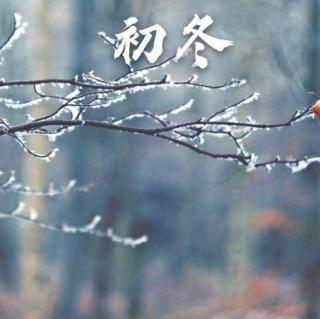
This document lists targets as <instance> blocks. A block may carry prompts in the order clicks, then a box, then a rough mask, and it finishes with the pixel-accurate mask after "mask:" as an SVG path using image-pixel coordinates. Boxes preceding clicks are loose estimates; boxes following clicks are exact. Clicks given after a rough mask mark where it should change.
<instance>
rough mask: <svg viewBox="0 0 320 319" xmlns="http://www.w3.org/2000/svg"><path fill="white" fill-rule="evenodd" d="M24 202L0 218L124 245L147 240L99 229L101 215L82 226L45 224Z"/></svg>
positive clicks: (143, 237) (132, 244)
mask: <svg viewBox="0 0 320 319" xmlns="http://www.w3.org/2000/svg"><path fill="white" fill-rule="evenodd" d="M25 206H26V205H25V203H24V202H20V203H19V204H18V206H17V208H16V209H15V210H13V211H12V212H9V213H7V212H1V211H0V219H6V218H8V219H15V220H18V221H24V222H28V223H30V224H33V225H36V226H38V227H40V228H42V229H45V230H51V231H59V232H62V233H66V234H86V235H92V236H94V237H98V238H108V239H110V240H111V241H112V242H114V243H118V244H122V245H124V246H130V247H137V246H139V245H141V244H144V243H146V242H147V241H148V237H147V236H145V235H143V236H141V237H137V238H132V237H121V236H118V235H116V234H115V232H114V231H113V229H112V228H108V229H107V230H99V229H98V228H97V227H98V225H99V223H100V222H101V220H102V217H101V216H99V215H96V216H94V217H93V219H92V220H91V221H90V222H89V223H88V224H86V225H84V226H70V225H68V224H59V225H58V224H56V225H54V224H47V223H44V222H42V221H40V220H39V219H38V213H37V212H36V211H35V210H34V209H32V208H30V209H29V210H27V209H26V207H25Z"/></svg>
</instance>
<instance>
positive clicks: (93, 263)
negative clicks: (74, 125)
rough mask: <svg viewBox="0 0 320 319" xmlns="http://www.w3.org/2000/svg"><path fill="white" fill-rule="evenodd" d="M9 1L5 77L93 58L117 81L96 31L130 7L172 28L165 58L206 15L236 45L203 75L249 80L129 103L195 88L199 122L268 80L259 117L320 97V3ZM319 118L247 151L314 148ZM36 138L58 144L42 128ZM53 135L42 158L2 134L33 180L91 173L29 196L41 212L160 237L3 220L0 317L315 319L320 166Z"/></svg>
mask: <svg viewBox="0 0 320 319" xmlns="http://www.w3.org/2000/svg"><path fill="white" fill-rule="evenodd" d="M0 8H1V10H0V39H1V38H3V39H4V38H5V37H6V35H7V34H8V33H9V32H10V28H11V26H12V15H13V13H14V12H19V13H21V14H22V16H23V19H24V20H25V21H27V22H28V23H29V26H28V29H27V34H26V35H25V36H24V37H23V39H21V40H20V41H19V42H18V43H16V44H15V46H14V48H13V49H12V50H11V51H10V52H9V53H8V54H7V55H6V62H5V64H3V65H2V66H1V74H2V75H3V77H5V78H6V79H8V80H14V79H36V78H48V77H59V78H62V77H68V78H69V77H72V76H73V75H75V74H81V73H82V72H88V71H90V70H92V69H93V70H95V72H96V74H97V75H99V76H102V77H104V78H106V79H110V80H112V79H114V78H115V77H117V76H119V75H121V74H122V73H124V72H125V71H126V68H125V66H124V64H123V62H122V61H121V60H120V59H119V60H113V50H112V49H111V48H110V47H108V46H106V45H105V44H104V43H103V41H101V39H100V38H99V36H98V35H97V33H98V32H99V31H105V32H106V33H107V34H109V35H111V36H112V35H114V34H115V33H119V32H120V31H121V30H122V29H123V27H124V24H123V20H125V19H126V18H128V17H130V16H136V17H137V18H138V19H139V25H140V26H141V27H147V26H150V25H153V24H155V23H159V24H161V25H163V26H164V27H165V29H166V30H167V35H168V36H167V40H166V42H165V51H164V55H163V58H165V57H169V56H171V55H172V54H175V51H176V49H177V47H178V46H180V45H181V44H184V43H185V41H186V38H184V37H183V36H182V31H183V28H184V26H186V25H187V24H188V23H189V21H190V20H191V19H192V17H193V15H194V13H198V14H199V15H200V16H202V15H205V14H208V15H210V16H212V17H213V19H214V20H215V24H214V26H213V27H212V28H211V29H210V34H212V35H215V36H218V37H221V38H224V39H228V40H233V41H235V46H234V47H232V48H229V49H228V50H226V51H225V52H224V53H223V54H218V53H217V52H215V51H213V50H212V49H210V48H209V47H207V49H206V50H205V51H204V55H205V56H206V57H208V59H209V67H208V68H207V69H206V70H205V71H200V72H199V75H200V79H201V82H207V83H210V84H220V83H224V82H226V81H228V80H230V79H231V78H232V77H240V78H245V79H247V81H248V85H246V86H244V87H241V88H238V89H235V90H231V91H230V90H228V91H217V92H202V91H199V90H185V89H181V90H180V89H175V90H171V91H170V90H168V91H157V90H156V91H150V92H145V93H141V94H137V95H135V96H132V97H131V98H130V99H128V101H126V102H124V103H123V104H122V105H121V108H124V109H126V110H128V109H130V108H132V109H134V110H144V109H153V108H158V109H161V108H166V109H167V108H168V106H169V107H170V106H175V105H178V104H181V103H184V102H186V101H187V100H188V99H189V98H191V97H193V98H194V99H195V107H194V108H193V110H192V111H189V113H188V114H187V115H186V116H188V117H189V118H198V117H199V116H201V115H202V114H208V113H209V112H212V110H218V109H220V108H221V107H223V106H226V105H229V104H230V103H232V102H235V101H237V100H238V99H240V98H241V97H243V96H245V95H246V94H249V93H252V92H255V91H257V92H260V93H261V98H260V100H259V101H257V102H255V103H253V104H252V105H250V106H248V108H247V109H246V110H247V112H248V114H250V115H251V116H252V117H254V118H256V119H257V120H259V121H263V122H272V121H273V122H280V121H282V120H286V119H288V118H290V116H291V115H292V113H293V112H294V111H295V110H296V109H297V108H299V107H301V106H304V105H307V104H309V103H311V102H313V101H314V100H313V98H311V96H310V95H308V94H307V93H306V90H313V91H320V76H319V75H320V72H319V71H320V66H319V62H320V59H319V58H320V18H319V17H320V1H319V0H304V1H301V0H290V1H289V0H273V1H267V0H254V1H253V0H225V1H222V0H201V1H199V0H198V1H196V0H170V1H168V0H162V1H157V0H131V1H129V0H92V1H88V0H55V1H49V0H24V1H18V0H10V1H9V0H0ZM143 62H145V61H142V62H141V63H143ZM192 63H193V59H192V57H188V58H186V59H183V60H181V61H180V62H179V66H173V67H172V69H171V70H170V71H171V74H172V76H173V77H174V78H180V79H181V78H182V79H185V78H187V77H188V76H190V75H192V74H193V73H194V72H195V70H194V69H192V68H191V65H192ZM0 107H1V106H0ZM117 107H119V105H118V106H117ZM111 111H114V110H111ZM33 112H43V110H41V107H40V108H39V107H36V108H35V109H34V110H33ZM103 112H105V111H103ZM103 112H100V113H99V114H97V115H96V116H97V117H100V118H103V116H105V113H103ZM106 112H107V111H106ZM108 112H109V111H108ZM11 113H12V111H10V114H9V111H6V110H5V109H3V108H2V107H1V114H5V115H6V116H7V117H14V116H21V113H20V114H19V112H15V113H16V114H11ZM319 130H320V127H319V124H318V123H317V122H316V121H315V120H313V121H312V120H308V121H305V122H304V123H303V124H299V125H296V126H295V127H292V128H288V129H286V130H283V131H279V132H273V133H272V134H271V133H270V134H264V133H263V134H260V133H259V134H257V135H256V136H255V137H254V138H251V140H250V148H252V149H255V150H256V152H257V153H259V154H260V155H261V156H262V157H263V158H268V157H274V155H275V154H280V155H288V154H292V155H293V156H299V155H300V156H303V155H310V154H312V155H314V154H319V135H320V134H319V132H320V131H319ZM30 143H31V144H32V145H33V148H36V149H37V150H39V149H40V150H41V149H42V150H46V149H48V145H45V143H44V142H43V141H42V140H41V139H40V140H39V139H34V140H32V141H30ZM58 144H59V148H60V152H59V153H58V154H57V156H56V158H55V159H54V160H53V161H52V162H51V163H50V164H46V163H44V162H42V161H38V160H37V159H34V158H31V157H30V156H28V155H26V154H25V153H24V152H23V151H22V149H21V148H20V147H18V146H17V143H14V142H12V140H10V139H7V138H1V140H0V165H1V166H0V169H1V170H2V171H4V172H6V171H7V172H9V171H10V170H12V169H15V170H16V172H17V176H18V178H19V179H20V180H23V181H24V182H25V183H27V184H29V185H31V186H34V187H39V188H44V187H46V185H48V183H49V182H50V181H53V182H55V183H57V184H63V183H65V182H67V181H68V180H70V179H73V178H75V179H77V180H78V183H79V184H87V183H92V184H94V187H93V188H92V189H91V191H90V192H89V193H85V194H83V193H72V194H67V195H66V196H63V197H58V198H54V199H50V198H49V199H48V198H44V197H28V198H27V197H26V198H25V199H24V200H25V201H27V202H28V204H30V205H31V206H33V207H35V208H36V209H37V210H38V211H39V212H40V213H41V216H40V218H41V219H42V220H46V221H47V222H50V223H61V222H66V223H70V224H73V225H82V224H85V223H87V222H88V221H89V220H90V219H91V217H92V216H94V215H96V214H99V215H102V216H103V217H104V222H103V223H104V225H105V226H112V227H113V228H114V229H115V231H116V232H117V233H119V234H121V235H123V236H126V235H130V236H140V235H143V234H147V235H148V236H149V242H148V243H147V244H145V245H142V246H139V247H138V248H135V249H131V248H128V247H123V246H121V245H117V244H114V243H112V242H110V241H108V240H105V239H97V238H93V237H90V236H87V235H86V236H85V235H74V236H73V235H68V234H63V233H58V232H49V231H44V230H41V229H39V228H37V227H36V226H33V225H29V224H24V223H17V222H15V221H8V220H3V221H1V223H0V318H4V319H16V318H17V319H18V318H19V319H20V318H23V319H44V318H50V319H62V318H63V319H84V318H90V319H102V318H110V319H147V318H153V319H156V318H161V319H163V318H164V319H195V318H197V319H213V318H214V319H217V318H226V319H229V318H232V319H236V318H239V319H240V318H241V319H242V318H250V319H254V318H259V319H260V318H262V319H263V318H279V319H280V318H281V319H282V318H283V319H289V318H290V319H296V318H304V319H318V318H320V214H319V213H320V212H319V210H320V202H319V195H320V174H319V172H320V167H319V166H318V165H311V166H310V167H309V168H308V169H307V170H305V171H303V172H302V173H299V174H292V173H291V171H290V170H289V169H287V168H285V167H276V168H274V169H273V170H272V172H271V173H270V174H268V172H267V171H265V170H264V169H261V170H256V171H254V172H252V173H246V172H245V169H244V168H243V167H240V166H238V165H236V164H233V163H230V162H223V161H214V160H212V159H210V158H206V157H202V156H199V155H198V154H195V153H193V152H190V151H188V150H186V149H182V148H177V147H175V146H173V145H172V144H169V143H168V144H167V143H164V142H161V141H156V140H153V139H152V138H146V137H143V136H131V135H128V134H124V133H123V134H121V133H117V132H108V131H100V130H95V129H78V130H76V131H75V132H73V133H72V134H69V135H67V136H65V137H63V138H61V139H59V141H58ZM16 202H17V196H16V195H10V196H8V194H0V203H1V209H2V210H10V209H13V208H14V206H15V204H16Z"/></svg>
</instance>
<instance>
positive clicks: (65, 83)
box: [0, 14, 320, 246]
mask: <svg viewBox="0 0 320 319" xmlns="http://www.w3.org/2000/svg"><path fill="white" fill-rule="evenodd" d="M25 27H26V24H25V23H22V22H21V17H20V15H18V14H16V15H15V17H14V28H13V31H12V33H11V34H10V35H9V37H8V38H7V40H6V41H4V42H3V44H1V45H0V56H1V55H2V54H3V53H4V51H5V50H7V49H9V48H11V46H12V43H13V42H15V41H16V40H17V39H18V38H19V37H20V36H21V34H22V33H23V32H24V30H25ZM99 35H100V36H101V37H102V39H103V40H104V41H105V43H107V44H109V45H111V46H113V45H114V43H112V41H110V39H109V38H108V37H107V36H106V35H105V34H104V33H100V34H99ZM176 62H177V61H176V60H175V57H170V58H168V59H166V60H164V61H162V62H159V63H157V64H154V65H148V66H146V67H144V68H140V69H136V70H135V69H133V68H132V67H130V68H129V71H128V72H127V73H125V74H124V75H121V76H119V77H117V78H116V79H105V78H103V77H101V76H98V75H96V74H95V72H94V71H91V72H89V73H85V74H81V75H77V76H75V77H73V78H69V79H63V78H50V79H35V80H15V81H7V80H5V79H1V80H0V90H3V92H10V90H15V92H16V91H17V90H20V89H21V90H22V89H23V90H24V91H23V92H25V89H26V88H27V89H28V88H30V91H32V94H31V96H30V95H29V96H28V97H26V98H25V99H24V100H23V101H19V100H16V99H13V98H8V97H6V94H3V97H0V103H1V104H2V105H3V106H5V107H7V108H8V109H12V110H13V111H14V110H15V111H20V112H21V111H24V110H25V112H26V114H25V115H26V120H25V121H24V122H19V123H10V122H9V121H8V120H7V119H5V118H3V117H1V114H0V137H6V136H8V137H10V138H13V139H14V140H15V141H17V142H18V143H19V145H20V146H21V147H22V148H23V149H24V150H25V151H26V152H28V153H29V154H30V155H31V156H34V157H37V158H39V159H44V160H47V161H49V160H50V159H51V158H53V157H54V155H55V153H56V151H57V149H56V148H54V147H53V150H52V151H51V152H49V153H48V154H38V153H37V152H36V151H34V150H31V149H30V147H29V146H28V144H27V142H26V139H25V138H26V137H27V136H28V135H32V134H37V135H42V136H44V137H46V138H48V140H49V141H50V142H51V143H54V142H55V140H56V139H57V138H59V137H61V136H63V135H64V134H66V133H69V132H72V131H73V130H74V129H75V128H79V129H85V128H95V129H101V130H109V131H115V132H126V133H129V134H140V135H144V136H148V137H150V138H154V139H158V140H162V141H165V142H170V143H173V144H175V145H179V146H181V147H183V148H185V149H189V150H191V151H193V152H195V153H198V154H202V155H204V156H207V157H210V158H212V159H219V160H228V161H233V162H235V163H237V164H239V165H241V166H244V167H246V170H247V171H252V170H254V169H257V168H265V169H267V170H268V171H270V170H271V169H272V168H273V167H274V166H276V165H283V166H286V167H288V168H290V169H291V170H292V172H298V171H301V170H303V169H305V168H307V167H308V166H309V164H311V163H314V162H320V156H314V157H303V158H298V159H295V158H293V157H292V156H291V155H290V154H288V155H287V156H286V157H285V158H281V157H280V156H278V155H277V156H275V157H274V158H270V159H267V160H264V159H260V155H259V154H256V153H257V152H255V153H253V152H252V151H249V150H248V149H247V146H246V144H247V140H248V139H249V138H250V137H251V136H252V135H253V134H254V133H255V132H258V131H262V132H269V131H271V130H279V129H285V128H287V127H290V126H293V125H295V124H297V123H298V122H300V121H304V120H306V119H308V118H310V117H313V116H314V112H313V109H312V106H307V107H305V108H303V109H301V110H296V111H295V112H294V114H292V115H291V117H289V118H288V120H286V121H283V122H278V123H262V122H258V121H256V120H254V119H253V118H252V116H251V115H250V114H248V116H247V118H246V120H239V119H238V111H239V110H240V109H241V110H242V108H244V107H245V106H246V105H249V104H251V103H254V102H255V101H256V100H257V99H258V98H259V93H252V94H249V95H248V96H246V97H243V98H242V99H239V100H237V101H235V102H234V103H232V104H231V105H227V106H224V107H223V108H221V109H218V110H214V111H213V112H212V114H210V115H208V116H205V117H201V118H196V119H194V120H191V121H183V120H181V117H180V115H181V114H183V113H186V112H188V111H189V110H190V109H191V108H192V107H194V105H196V104H197V101H196V100H195V99H190V100H188V101H182V103H181V105H176V106H174V107H172V106H171V107H167V106H165V105H163V106H162V107H163V110H162V111H161V112H160V113H157V112H155V111H153V110H152V109H148V108H147V107H146V108H145V109H143V110H140V111H137V112H127V113H126V114H125V115H121V116H119V117H114V116H111V113H108V112H109V108H110V107H111V106H112V105H117V104H118V105H119V104H121V103H122V102H124V101H125V100H126V99H128V98H129V97H130V96H131V95H134V94H136V93H138V92H145V91H150V90H156V89H163V90H169V89H171V90H174V89H176V88H185V89H188V90H194V89H199V90H207V91H211V92H215V91H217V90H228V89H229V90H230V89H237V88H238V87H240V86H243V85H245V84H246V81H245V80H239V79H231V80H230V81H228V82H226V83H220V84H208V83H201V82H199V81H198V76H197V75H196V74H195V75H193V76H191V77H190V78H187V79H185V80H177V79H173V76H172V75H171V74H169V73H165V72H164V71H163V74H162V75H161V76H159V75H158V74H159V70H164V69H165V68H167V67H168V66H169V65H170V64H171V63H176ZM149 76H151V77H153V78H152V79H150V78H149ZM53 91H54V93H52V92H53ZM48 102H50V107H48V112H47V114H46V115H44V116H41V117H38V118H33V117H32V116H31V115H30V114H29V109H30V108H31V107H33V106H34V105H38V104H40V103H41V107H45V105H46V103H48ZM149 108H150V107H149ZM49 110H50V111H49ZM88 110H94V111H96V112H99V110H104V113H103V114H104V115H105V117H104V119H103V120H101V116H99V119H97V120H92V119H88V118H86V112H87V111H88ZM242 114H243V113H242ZM137 119H139V121H136V120H137ZM221 138H222V139H224V140H225V141H231V143H232V145H233V150H232V151H230V152H229V153H220V152H217V151H215V150H214V149H212V148H210V147H209V146H208V143H207V142H208V141H215V140H216V139H221ZM70 190H75V191H87V190H88V189H87V188H86V187H84V188H81V187H80V188H77V187H75V186H74V184H73V182H71V184H67V185H66V186H64V187H55V186H53V185H51V186H49V188H48V189H47V190H44V191H41V190H35V189H32V188H30V187H28V186H24V185H21V184H19V183H17V182H16V181H15V178H14V175H13V174H11V175H10V177H9V178H8V179H7V180H5V181H3V182H2V183H0V192H9V191H10V192H15V193H25V194H33V195H45V196H55V195H61V194H64V193H67V192H69V191H70ZM0 217H3V218H4V217H6V218H7V217H8V218H9V217H14V218H16V219H20V220H25V221H29V222H32V223H34V224H37V225H38V226H40V227H42V228H45V229H51V230H60V231H63V232H68V233H88V234H91V235H95V236H98V237H107V238H109V239H111V240H113V241H115V242H119V243H122V244H126V245H130V246H135V245H137V244H140V243H143V242H144V241H145V239H146V238H145V237H143V238H142V239H141V238H140V239H137V240H135V239H130V238H121V237H118V236H117V235H115V234H114V233H113V231H112V230H111V229H109V230H107V231H106V232H101V231H98V230H96V225H97V224H98V222H97V220H98V219H94V221H93V222H92V223H90V224H88V225H86V226H83V227H73V226H68V225H58V226H52V225H46V224H45V223H42V222H39V221H38V220H37V218H34V216H33V215H32V214H31V215H30V214H29V215H23V214H21V213H20V212H18V213H17V211H15V212H12V213H8V214H5V213H1V216H0ZM95 222H96V223H97V224H96V223H95ZM93 226H94V227H93Z"/></svg>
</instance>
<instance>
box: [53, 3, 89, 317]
mask: <svg viewBox="0 0 320 319" xmlns="http://www.w3.org/2000/svg"><path fill="white" fill-rule="evenodd" d="M73 7H74V9H73V11H72V13H73V14H74V17H72V18H73V19H74V23H73V25H72V27H73V39H72V40H73V41H70V44H69V45H70V46H71V45H72V46H73V54H74V57H73V60H72V61H73V64H72V66H71V68H72V70H71V74H72V75H75V74H77V75H80V76H81V74H82V73H84V72H88V71H89V70H90V68H92V55H91V52H92V51H91V44H92V43H93V40H94V39H93V36H94V32H93V29H92V25H93V23H94V22H95V20H94V19H92V17H93V16H94V13H93V2H91V1H87V0H76V1H73ZM92 134H94V132H88V131H85V132H84V131H83V132H74V134H73V137H72V139H73V140H78V141H81V147H77V148H75V147H73V146H74V143H73V142H72V141H70V140H66V141H65V143H73V144H72V145H69V146H70V147H69V148H68V151H67V152H66V155H67V158H68V163H72V164H70V165H69V166H68V169H69V171H70V174H71V176H73V177H74V178H77V180H80V181H87V176H88V174H89V172H87V171H86V169H85V167H86V164H87V163H89V158H88V154H90V150H89V146H90V145H89V143H90V141H93V140H95V137H92V138H91V135H92ZM79 146H80V144H79ZM93 155H94V154H93ZM90 207H91V203H90V202H89V196H83V195H78V196H76V198H75V201H74V200H72V201H70V202H68V203H67V204H66V205H63V209H64V210H65V212H67V213H68V214H67V216H64V219H65V218H66V219H65V220H67V223H69V224H71V225H79V224H84V223H86V222H88V221H89V220H90V218H91V214H92V211H91V208H90ZM60 251H61V261H62V265H61V268H62V269H61V278H62V280H61V282H60V287H59V289H60V292H59V294H58V300H57V304H56V306H55V309H54V313H53V318H55V319H61V318H64V319H75V318H79V317H80V314H79V309H78V306H79V303H78V302H79V294H80V292H81V288H82V284H83V283H84V279H85V273H86V267H87V262H86V261H87V258H86V257H87V252H88V238H87V237H85V236H63V237H62V238H61V243H60Z"/></svg>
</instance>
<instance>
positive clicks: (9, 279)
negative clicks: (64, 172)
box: [0, 0, 22, 318]
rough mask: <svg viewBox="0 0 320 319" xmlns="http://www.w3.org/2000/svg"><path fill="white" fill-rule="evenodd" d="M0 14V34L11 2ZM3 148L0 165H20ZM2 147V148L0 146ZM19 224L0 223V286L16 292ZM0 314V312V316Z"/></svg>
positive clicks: (7, 20) (10, 147)
mask: <svg viewBox="0 0 320 319" xmlns="http://www.w3.org/2000/svg"><path fill="white" fill-rule="evenodd" d="M1 9H2V10H1V14H0V29H1V34H6V32H7V31H5V30H7V28H8V26H11V23H12V16H8V14H6V13H7V12H11V11H12V3H11V2H10V1H9V0H2V1H1ZM2 72H3V73H4V74H10V73H12V69H11V68H10V67H9V66H8V65H7V64H6V63H4V64H3V65H2ZM4 112H5V113H4V114H5V116H7V115H8V116H9V112H8V111H7V112H8V114H6V111H5V110H4ZM1 145H2V146H3V149H5V150H6V152H3V151H1V156H0V165H1V167H2V168H3V167H6V166H7V164H8V163H9V169H12V168H13V167H14V166H15V165H16V166H21V165H22V164H21V160H19V161H17V160H14V161H13V160H12V155H11V154H12V152H11V151H14V150H13V149H14V148H15V147H16V145H12V143H11V141H10V140H7V141H3V142H2V144H1ZM1 149H2V148H1ZM4 199H5V202H7V201H8V200H9V199H8V196H7V195H6V194H2V196H1V198H0V203H1V204H3V202H4ZM1 209H4V207H0V210H1ZM18 227H19V226H18V225H16V224H15V223H0V282H1V287H3V289H4V290H6V291H8V292H17V290H18V286H19V284H18V282H19V278H18V268H19V265H18V258H19V257H18V253H19V252H18V238H17V236H18V232H17V228H18ZM1 317H2V314H1V313H0V318H1Z"/></svg>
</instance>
